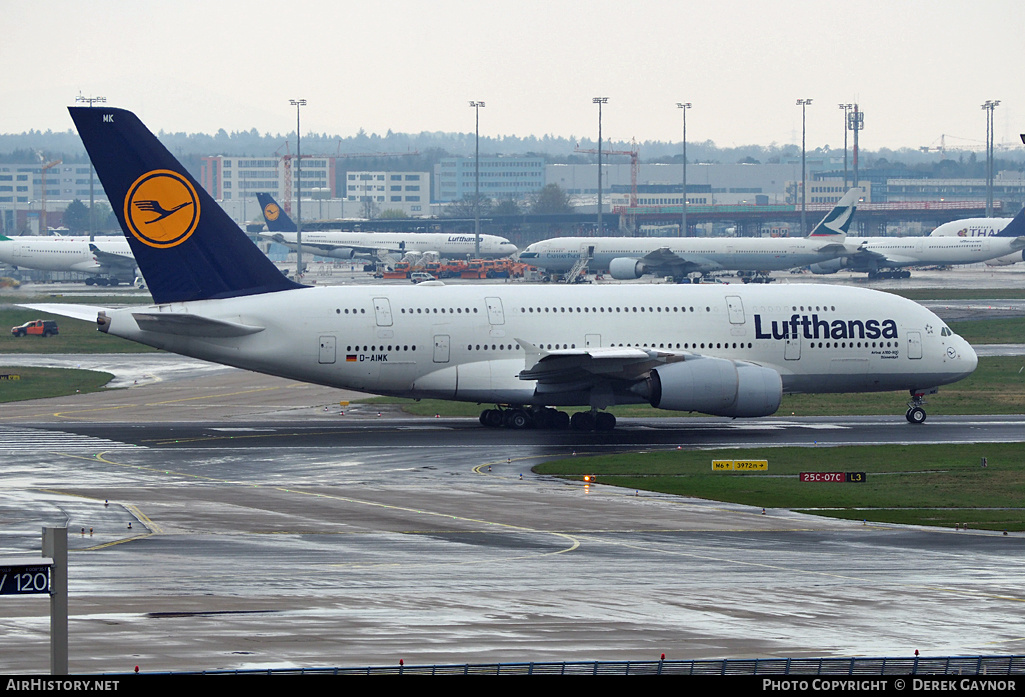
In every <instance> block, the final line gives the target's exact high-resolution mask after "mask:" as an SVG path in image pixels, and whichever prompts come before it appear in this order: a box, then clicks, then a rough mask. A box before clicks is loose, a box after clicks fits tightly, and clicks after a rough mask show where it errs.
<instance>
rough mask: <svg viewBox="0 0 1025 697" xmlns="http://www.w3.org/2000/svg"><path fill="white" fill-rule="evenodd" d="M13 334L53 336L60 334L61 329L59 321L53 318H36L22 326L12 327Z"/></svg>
mask: <svg viewBox="0 0 1025 697" xmlns="http://www.w3.org/2000/svg"><path fill="white" fill-rule="evenodd" d="M11 334H13V335H14V336H28V335H29V334H35V335H36V336H51V335H56V334H60V331H59V330H58V329H57V322H56V321H54V320H52V319H34V320H32V321H31V322H25V324H22V325H20V326H17V327H11Z"/></svg>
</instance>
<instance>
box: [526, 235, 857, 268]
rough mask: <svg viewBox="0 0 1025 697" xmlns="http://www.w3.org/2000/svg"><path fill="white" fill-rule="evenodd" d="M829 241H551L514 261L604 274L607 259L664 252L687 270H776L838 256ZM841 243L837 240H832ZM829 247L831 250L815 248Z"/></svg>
mask: <svg viewBox="0 0 1025 697" xmlns="http://www.w3.org/2000/svg"><path fill="white" fill-rule="evenodd" d="M831 241H832V238H830V237H812V238H809V237H796V238H786V237H783V238H780V237H648V238H637V237H557V238H553V239H550V240H542V241H541V242H535V243H534V244H532V245H529V246H528V247H527V248H526V249H524V250H523V251H522V252H521V253H520V260H521V261H525V262H527V263H529V264H532V265H534V266H537V267H539V268H542V269H545V270H546V271H550V272H553V273H561V272H565V271H569V270H570V269H571V268H572V267H573V265H574V264H575V263H576V262H577V261H578V260H580V259H581V258H582V257H589V259H590V260H589V262H588V264H587V268H588V269H589V270H591V271H607V270H608V268H609V264H610V263H611V262H612V260H613V259H636V260H640V259H641V258H642V257H644V256H646V255H648V254H651V253H653V252H658V251H659V250H663V249H665V250H668V251H669V252H671V253H673V254H676V255H677V256H679V257H680V258H681V259H684V260H686V261H688V262H691V263H693V264H695V265H696V266H695V267H694V268H692V269H689V270H693V271H700V272H708V271H721V270H743V271H781V270H785V269H792V268H796V267H798V266H807V265H809V264H814V263H816V262H822V261H826V260H829V259H833V258H835V257H837V256H839V255H840V254H842V253H843V248H842V247H840V246H839V245H831V244H830V243H831ZM838 241H839V242H840V243H842V241H843V237H842V236H841V237H840V238H839V240H838ZM827 245H829V246H830V247H833V248H834V251H831V252H828V253H823V252H819V251H817V250H819V249H821V248H823V247H825V246H827Z"/></svg>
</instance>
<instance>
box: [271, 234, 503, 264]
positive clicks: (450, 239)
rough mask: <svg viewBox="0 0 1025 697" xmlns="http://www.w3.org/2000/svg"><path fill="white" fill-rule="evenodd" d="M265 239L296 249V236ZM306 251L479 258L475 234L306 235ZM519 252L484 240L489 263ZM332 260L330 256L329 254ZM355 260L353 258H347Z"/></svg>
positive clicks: (495, 238) (500, 239) (499, 239)
mask: <svg viewBox="0 0 1025 697" xmlns="http://www.w3.org/2000/svg"><path fill="white" fill-rule="evenodd" d="M260 236H261V237H263V238H264V239H273V240H279V241H281V243H282V244H284V245H286V246H287V247H289V248H290V249H295V248H296V247H297V246H298V244H297V242H296V233H294V232H265V233H261V234H260ZM303 247H304V248H306V249H308V250H309V251H310V252H311V253H313V254H323V253H324V252H322V251H320V250H318V249H314V247H322V248H324V249H327V248H337V249H342V250H356V253H355V256H368V255H369V256H373V255H375V254H377V253H378V252H387V253H393V254H396V253H402V252H419V253H424V252H437V253H438V254H439V255H441V256H442V257H444V258H446V259H465V258H467V257H473V256H475V249H476V246H475V242H474V236H473V234H464V233H443V232H341V231H324V232H317V231H310V232H303ZM515 252H516V245H514V244H513V243H511V242H510V241H509V240H507V239H506V238H504V237H498V236H497V235H481V236H480V256H481V257H482V258H485V259H491V258H499V257H507V256H509V255H511V254H514V253H515ZM325 255H326V256H330V255H329V254H325ZM343 256H345V257H351V256H353V255H352V254H344V255H343Z"/></svg>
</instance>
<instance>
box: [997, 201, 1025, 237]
mask: <svg viewBox="0 0 1025 697" xmlns="http://www.w3.org/2000/svg"><path fill="white" fill-rule="evenodd" d="M996 236H997V237H1025V208H1022V209H1021V210H1020V211H1018V215H1016V216H1014V218H1012V219H1011V222H1009V223H1008V224H1007V227H1005V228H1004V229H1003V230H1001V231H1000V232H998V233H997V235H996Z"/></svg>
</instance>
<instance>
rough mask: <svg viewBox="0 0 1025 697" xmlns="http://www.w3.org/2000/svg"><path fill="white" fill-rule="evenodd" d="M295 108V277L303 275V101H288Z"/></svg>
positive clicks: (304, 101)
mask: <svg viewBox="0 0 1025 697" xmlns="http://www.w3.org/2000/svg"><path fill="white" fill-rule="evenodd" d="M288 103H289V104H291V105H292V106H294V107H295V191H296V194H295V199H296V200H295V204H296V208H295V277H296V279H298V278H300V277H302V275H303V151H302V136H301V135H300V131H299V108H300V107H304V106H306V100H305V99H289V100H288Z"/></svg>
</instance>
